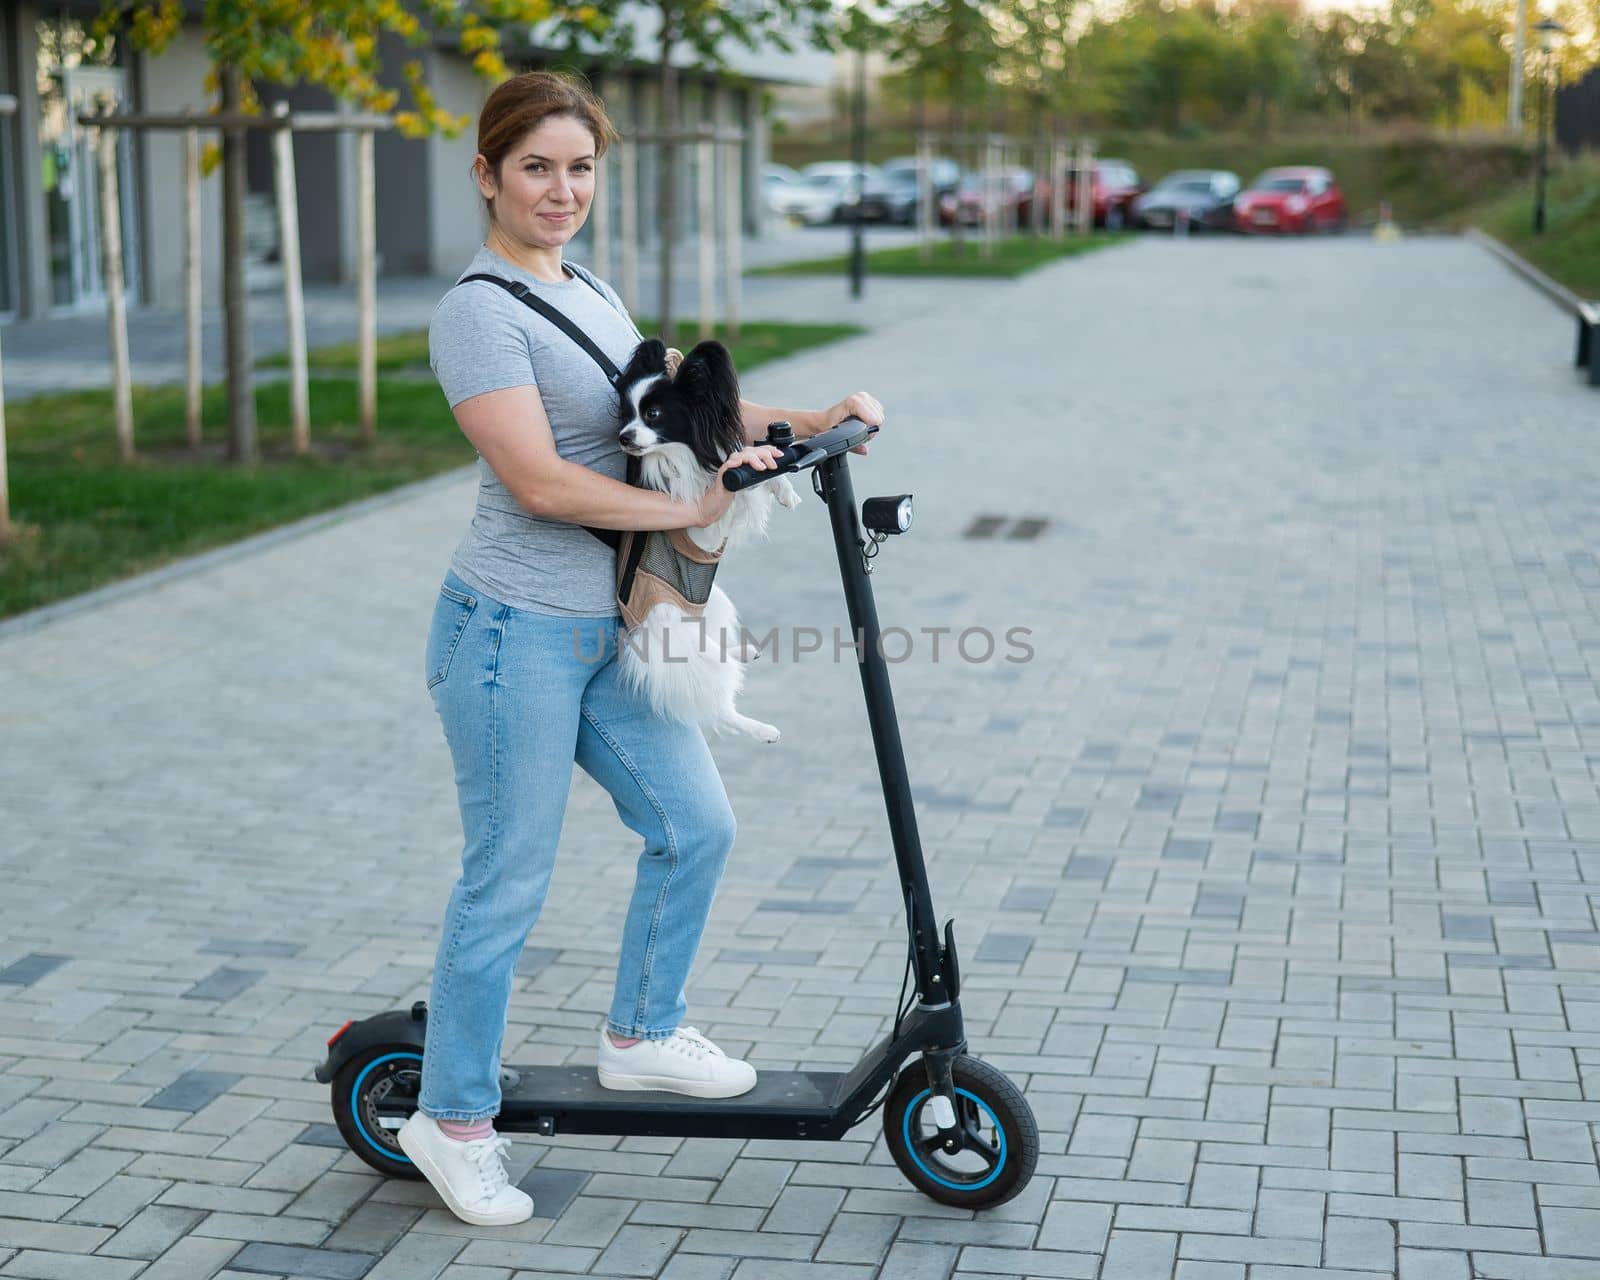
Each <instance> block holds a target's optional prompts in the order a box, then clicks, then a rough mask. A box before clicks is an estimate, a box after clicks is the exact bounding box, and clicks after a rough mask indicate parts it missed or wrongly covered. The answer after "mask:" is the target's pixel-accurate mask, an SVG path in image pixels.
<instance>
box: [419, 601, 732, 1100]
mask: <svg viewBox="0 0 1600 1280" xmlns="http://www.w3.org/2000/svg"><path fill="white" fill-rule="evenodd" d="M618 622H619V619H618V618H616V617H608V618H569V617H558V616H554V615H550V614H541V613H529V612H527V611H526V610H522V609H513V608H511V607H510V606H509V605H505V604H502V603H500V602H499V601H498V600H493V599H490V598H489V597H488V596H486V595H484V594H483V592H481V591H478V590H476V589H474V588H472V587H469V586H468V585H467V584H466V583H465V582H463V581H462V580H461V579H460V578H458V577H456V575H455V574H453V573H451V574H447V575H446V577H445V580H444V585H443V587H441V588H440V592H439V602H438V604H437V606H436V607H435V609H434V614H433V626H432V628H431V630H430V632H429V635H428V648H427V658H426V662H427V670H428V687H429V690H430V691H431V693H432V695H433V703H434V707H435V708H436V709H437V711H438V712H439V718H440V719H441V720H442V721H443V722H444V733H445V738H446V739H447V740H448V741H449V744H450V754H451V756H452V758H453V759H454V761H455V772H456V790H457V794H458V796H459V799H460V803H461V825H462V828H463V831H464V833H465V836H466V846H465V848H464V849H463V851H462V855H461V877H460V879H459V880H457V881H456V884H455V888H454V890H453V891H452V892H451V894H450V903H449V906H448V907H447V908H446V909H445V917H444V930H443V933H442V936H441V937H440V939H439V952H438V957H437V960H436V962H435V964H434V970H433V991H432V996H431V998H430V1000H429V1004H428V1028H427V1040H426V1043H425V1045H424V1048H423V1059H422V1093H421V1096H420V1098H419V1100H418V1105H419V1107H420V1109H421V1110H422V1111H423V1112H425V1113H426V1114H428V1115H430V1116H432V1117H433V1118H434V1119H436V1120H479V1119H483V1118H485V1117H489V1116H493V1115H495V1114H497V1113H498V1111H499V1109H500V1070H499V1068H500V1049H501V1045H502V1042H503V1040H504V1037H505V1026H506V1011H507V1008H508V1006H509V1005H510V1001H511V981H512V975H513V970H514V969H515V966H516V963H517V957H518V956H519V955H520V954H521V952H522V945H523V942H524V941H525V940H526V939H527V936H528V931H529V930H530V929H532V928H533V924H534V921H536V920H537V919H538V918H539V910H540V908H541V907H542V906H543V905H544V898H545V892H546V890H547V889H548V888H549V885H550V874H551V871H552V870H553V868H554V866H555V859H556V843H557V841H558V839H559V838H560V835H561V822H562V818H563V816H564V812H565V809H566V804H567V791H568V787H569V785H570V783H571V779H572V765H573V762H574V761H576V762H577V763H578V764H579V765H581V766H582V768H583V770H584V772H586V773H587V774H589V776H590V777H592V778H594V780H595V781H596V782H598V783H599V784H600V785H601V786H603V787H604V788H605V789H606V790H607V791H608V792H609V793H610V795H611V799H612V801H613V802H614V803H615V804H616V806H617V813H618V815H619V816H620V817H621V818H622V821H623V822H624V823H626V824H627V825H628V826H629V827H631V828H633V830H634V831H636V832H638V833H639V835H641V836H643V837H644V851H643V853H642V854H641V855H640V857H639V864H638V872H637V877H636V879H635V882H634V888H633V897H632V900H631V902H630V903H629V906H628V915H627V921H626V924H625V926H624V929H623V935H622V953H621V959H620V961H619V963H618V966H617V984H616V992H615V995H614V996H613V999H612V1002H611V1012H610V1017H609V1019H608V1020H607V1026H608V1027H609V1028H610V1029H611V1030H612V1031H614V1032H616V1033H617V1034H618V1035H622V1036H639V1037H643V1038H649V1039H656V1038H664V1037H667V1036H670V1035H671V1034H672V1032H673V1030H674V1029H675V1028H676V1027H677V1026H678V1023H679V1021H680V1020H681V1019H682V1017H683V1015H684V1012H685V1008H686V1006H685V1003H684V996H683V988H684V983H685V981H686V980H687V979H688V976H689V969H690V966H691V965H693V963H694V957H695V952H696V951H697V950H698V949H699V946H700V938H701V935H702V934H703V933H704V931H705V924H706V917H707V916H708V915H709V914H710V911H711V901H712V898H713V897H714V896H715V894H716V889H717V882H718V880H719V879H720V878H721V876H722V868H723V864H724V863H725V862H726V861H727V856H728V851H729V850H730V849H731V848H732V846H733V836H734V820H733V812H732V810H731V809H730V808H729V807H728V797H727V794H726V793H725V792H724V790H723V787H722V779H721V777H720V776H719V775H718V773H717V766H716V763H715V761H713V760H712V758H711V752H710V750H709V749H708V748H707V747H706V740H705V737H704V735H703V734H702V733H701V732H700V730H699V729H698V728H697V727H695V726H693V725H688V724H683V723H681V722H679V721H676V720H668V719H664V718H663V717H660V716H657V715H655V714H654V713H652V712H651V710H650V708H649V707H648V705H646V704H644V703H643V702H642V701H640V699H639V698H638V697H637V696H636V695H634V694H632V693H630V692H629V691H628V690H627V689H626V688H625V687H624V685H623V683H622V681H621V679H620V678H619V672H618V663H617V626H618Z"/></svg>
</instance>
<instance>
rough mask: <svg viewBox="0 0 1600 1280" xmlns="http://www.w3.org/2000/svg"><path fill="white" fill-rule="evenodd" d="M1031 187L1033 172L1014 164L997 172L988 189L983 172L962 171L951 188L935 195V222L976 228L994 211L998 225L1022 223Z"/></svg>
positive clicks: (1024, 219)
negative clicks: (998, 219)
mask: <svg viewBox="0 0 1600 1280" xmlns="http://www.w3.org/2000/svg"><path fill="white" fill-rule="evenodd" d="M1033 186H1034V183H1033V172H1032V171H1031V170H1029V169H1023V168H1020V167H1018V166H1015V165H1012V166H1009V167H1007V168H1004V169H1001V170H1000V171H999V172H998V174H997V176H996V179H995V183H994V186H993V188H992V189H986V188H985V185H984V176H983V174H981V173H965V174H962V176H961V181H960V182H958V183H957V184H956V187H955V190H954V191H949V192H946V193H945V194H944V195H942V196H940V197H939V203H938V210H939V225H940V226H941V227H948V226H951V225H952V224H954V223H956V222H960V223H961V225H962V226H964V227H977V226H982V225H983V224H984V223H986V222H988V221H989V219H990V218H992V217H994V216H995V215H996V214H998V215H999V216H1000V225H1001V226H1002V227H1007V228H1011V227H1017V226H1020V225H1024V224H1026V222H1027V218H1028V210H1029V208H1030V207H1031V206H1032V204H1033Z"/></svg>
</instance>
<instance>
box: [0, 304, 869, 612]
mask: <svg viewBox="0 0 1600 1280" xmlns="http://www.w3.org/2000/svg"><path fill="white" fill-rule="evenodd" d="M646 332H649V330H648V328H647V329H646ZM694 332H695V330H694V328H693V327H691V326H689V325H684V326H683V329H682V333H683V335H684V336H685V337H686V338H687V337H690V336H691V335H693V333H694ZM860 332H863V331H862V330H860V329H858V328H856V327H855V326H851V325H776V324H761V325H758V324H749V325H746V326H744V333H743V334H742V335H741V338H740V341H739V343H738V344H735V346H734V350H735V352H736V353H737V354H736V361H737V363H738V366H739V368H740V369H741V370H748V369H751V368H754V367H756V366H757V365H759V364H761V363H762V362H763V361H766V360H772V359H776V358H778V357H779V356H785V355H789V354H792V353H794V352H796V351H800V350H803V349H805V348H806V347H810V346H816V345H818V344H821V343H824V342H830V341H833V340H835V339H837V338H842V337H847V336H850V335H852V334H856V333H860ZM426 341H427V338H426V335H425V334H424V335H421V337H420V342H421V344H422V345H421V346H420V347H419V346H418V345H417V344H418V342H419V337H418V335H415V334H401V335H397V336H395V337H392V338H386V339H384V340H383V344H381V345H380V358H381V359H382V358H387V359H388V361H389V363H388V364H387V365H386V366H385V367H387V368H389V369H390V370H402V369H410V368H412V367H413V366H414V365H415V364H416V359H417V357H418V356H419V355H420V357H421V359H422V366H421V367H422V370H423V371H424V372H425V371H426V368H427V365H426ZM336 350H337V349H336ZM352 354H353V353H352ZM317 367H319V368H324V369H326V368H337V367H338V365H337V363H336V362H335V361H333V360H330V359H329V358H328V356H327V355H326V353H322V352H319V353H318V364H317ZM310 391H311V422H312V427H311V439H312V446H313V448H312V454H311V456H310V457H306V458H296V457H294V456H293V455H292V454H291V452H290V448H289V427H288V421H289V405H288V388H287V385H286V384H285V383H282V382H271V383H264V384H263V385H261V386H260V387H258V388H257V390H256V414H257V419H258V421H259V424H260V425H259V428H258V431H259V437H260V443H261V453H262V461H261V462H260V464H259V465H257V466H254V467H248V468H245V467H237V466H233V465H231V464H229V463H227V462H226V461H225V460H224V458H223V443H222V442H223V438H224V435H225V432H224V429H223V428H222V427H221V426H220V425H219V424H221V423H223V422H224V421H225V420H226V417H227V408H226V393H225V390H224V388H222V387H221V386H216V387H210V388H207V390H206V392H205V402H204V421H205V422H206V424H207V426H206V431H205V436H206V442H207V443H206V445H205V447H204V449H203V450H202V454H201V456H200V457H199V458H196V457H195V456H194V455H193V454H191V453H190V451H189V449H188V446H187V445H186V444H185V442H184V433H183V389H182V388H181V387H160V388H138V389H136V390H135V391H134V397H133V411H134V423H135V440H136V444H137V447H138V451H139V457H138V458H137V460H136V461H134V462H133V463H131V464H130V463H124V462H122V461H121V460H120V459H119V458H118V456H117V450H116V435H115V431H114V429H113V426H112V413H111V395H110V392H108V391H85V392H72V393H69V394H63V395H49V396H37V397H34V398H32V399H29V400H24V401H21V402H16V403H12V404H9V405H7V406H6V436H7V444H8V462H9V470H10V486H9V487H10V494H11V514H12V519H13V521H14V522H15V523H16V525H17V527H18V532H17V535H16V536H15V537H13V538H12V539H11V540H10V542H9V543H6V544H4V545H0V618H4V617H10V616H12V615H14V614H18V613H22V612H24V611H26V610H29V609H36V608H38V607H39V606H41V605H45V604H49V603H51V602H53V601H56V600H61V599H65V598H66V597H68V596H72V595H76V594H78V593H79V592H82V591H87V590H90V589H91V588H94V587H98V586H103V585H105V584H106V583H109V582H114V581H116V580H117V579H119V578H124V577H127V576H129V575H130V574H134V573H139V572H141V571H143V570H146V569H152V568H155V567H157V566H158V565H161V564H165V563H167V562H168V561H171V560H175V559H177V558H178V557H180V556H186V555H192V554H194V553H196V552H200V551H206V550H209V549H211V548H213V547H217V546H221V545H223V544H225V543H229V542H233V541H236V540H237V539H239V538H243V537H247V536H249V535H250V534H254V533H260V532H262V531H263V530H266V529H271V528H274V527H276V526H278V525H282V524H286V523H288V522H290V521H293V520H297V519H300V518H301V517H304V516H309V515H313V514H315V513H317V512H319V511H326V510H329V509H331V508H333V507H337V506H340V505H341V504H343V503H347V502H351V501H354V500H356V499H358V498H364V497H368V496H370V495H372V494H375V493H381V492H383V491H384V490H387V489H393V488H395V487H397V486H399V485H403V484H406V483H407V482H409V481H412V480H419V479H422V478H423V477H425V476H429V475H434V474H436V473H438V472H442V471H448V470H450V469H451V468H454V467H461V466H465V465H467V464H468V463H470V462H471V461H472V460H473V458H474V456H475V454H474V452H473V449H472V446H471V445H470V444H469V443H468V442H467V440H466V438H465V437H464V436H463V435H462V434H461V432H460V431H459V430H458V429H457V427H456V424H455V419H454V418H453V417H452V416H451V413H450V409H449V406H448V405H446V404H445V400H444V396H443V395H442V394H441V393H440V391H439V389H438V387H437V386H435V385H433V384H432V383H430V382H426V381H418V380H416V379H414V378H404V379H401V378H390V379H380V380H379V382H378V439H377V442H376V443H375V444H374V445H373V446H371V447H370V448H367V447H363V446H362V444H361V443H360V439H359V430H358V427H357V421H358V419H357V405H356V389H355V385H354V382H353V381H352V380H351V379H350V378H349V377H348V376H340V377H319V378H313V379H312V381H311V386H310Z"/></svg>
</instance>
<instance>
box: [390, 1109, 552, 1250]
mask: <svg viewBox="0 0 1600 1280" xmlns="http://www.w3.org/2000/svg"><path fill="white" fill-rule="evenodd" d="M396 1136H397V1138H398V1141H399V1143H400V1150H402V1151H404V1152H405V1153H406V1154H407V1155H408V1156H410V1157H411V1161H412V1163H413V1164H415V1165H416V1166H417V1170H418V1172H420V1173H421V1174H422V1176H423V1177H425V1178H426V1179H427V1180H428V1182H429V1183H430V1184H432V1186H433V1189H434V1190H435V1191H437V1192H438V1193H439V1196H440V1198H441V1199H442V1200H443V1201H444V1202H445V1204H447V1205H449V1206H450V1212H451V1213H453V1214H455V1215H456V1217H458V1218H460V1219H461V1221H463V1222H470V1223H471V1224H472V1225H473V1226H475V1227H509V1226H512V1225H514V1224H515V1223H518V1222H526V1221H527V1220H528V1219H529V1218H531V1217H533V1197H532V1196H530V1195H529V1194H528V1193H527V1192H526V1191H522V1190H520V1189H519V1188H517V1187H513V1186H512V1185H511V1182H510V1179H508V1178H507V1177H506V1166H505V1153H506V1152H507V1151H509V1150H511V1139H510V1138H502V1137H501V1136H500V1135H499V1134H495V1135H494V1137H492V1138H479V1139H478V1140H477V1141H475V1142H459V1141H457V1140H456V1139H455V1138H451V1137H448V1136H447V1135H446V1134H445V1133H444V1131H443V1130H442V1129H440V1128H439V1125H438V1122H437V1121H436V1120H434V1119H433V1117H432V1116H425V1115H423V1114H422V1112H420V1111H416V1112H413V1113H412V1115H411V1118H410V1119H409V1120H407V1121H406V1122H405V1124H404V1125H402V1126H401V1128H400V1132H399V1134H398V1135H396Z"/></svg>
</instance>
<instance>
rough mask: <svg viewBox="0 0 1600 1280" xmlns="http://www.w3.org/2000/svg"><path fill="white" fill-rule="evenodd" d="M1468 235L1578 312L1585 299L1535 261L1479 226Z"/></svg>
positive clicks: (1566, 307) (1546, 293)
mask: <svg viewBox="0 0 1600 1280" xmlns="http://www.w3.org/2000/svg"><path fill="white" fill-rule="evenodd" d="M1466 236H1467V239H1468V240H1471V241H1472V242H1473V243H1474V244H1478V245H1481V246H1483V248H1485V249H1487V250H1488V251H1489V252H1490V253H1492V254H1493V255H1494V256H1495V257H1497V258H1499V259H1500V261H1501V262H1503V263H1505V265H1506V266H1508V267H1510V268H1511V270H1512V271H1514V272H1515V273H1516V274H1517V275H1519V276H1521V277H1522V278H1523V279H1524V280H1525V281H1527V282H1528V283H1529V284H1530V285H1532V286H1533V287H1534V288H1535V289H1537V290H1538V291H1539V292H1540V293H1542V294H1544V296H1545V297H1547V298H1549V299H1550V301H1551V302H1553V303H1555V304H1556V306H1558V307H1560V308H1561V309H1562V310H1563V311H1569V312H1571V313H1573V314H1576V313H1577V311H1578V308H1579V307H1580V306H1581V305H1582V302H1583V300H1582V299H1581V298H1579V297H1578V295H1577V294H1575V293H1573V292H1572V290H1571V289H1569V288H1567V286H1566V285H1564V284H1559V283H1557V282H1556V281H1554V280H1552V279H1551V278H1550V277H1549V276H1547V275H1545V273H1544V272H1542V271H1540V270H1539V268H1538V267H1536V266H1534V265H1533V263H1531V262H1529V261H1528V260H1527V259H1526V258H1524V257H1523V256H1522V255H1521V254H1520V253H1518V252H1516V250H1514V249H1511V248H1508V247H1507V246H1506V245H1504V244H1502V243H1501V242H1500V241H1498V240H1496V239H1495V238H1494V237H1493V236H1491V235H1490V234H1489V233H1488V232H1486V231H1479V230H1478V228H1477V227H1468V228H1467V231H1466Z"/></svg>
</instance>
